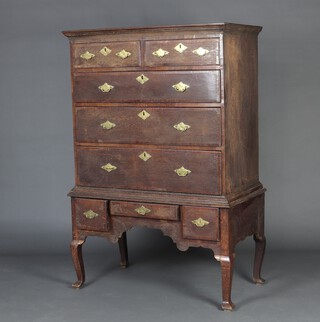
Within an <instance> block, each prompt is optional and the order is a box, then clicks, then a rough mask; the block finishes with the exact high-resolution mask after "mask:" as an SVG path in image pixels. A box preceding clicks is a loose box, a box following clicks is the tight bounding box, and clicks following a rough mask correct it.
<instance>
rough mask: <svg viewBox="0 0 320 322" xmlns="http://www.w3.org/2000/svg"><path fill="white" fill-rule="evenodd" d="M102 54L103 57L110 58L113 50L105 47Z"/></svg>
mask: <svg viewBox="0 0 320 322" xmlns="http://www.w3.org/2000/svg"><path fill="white" fill-rule="evenodd" d="M99 52H100V54H102V55H103V56H108V55H109V54H110V53H111V52H112V50H111V49H109V48H108V47H103V48H102V49H100V51H99Z"/></svg>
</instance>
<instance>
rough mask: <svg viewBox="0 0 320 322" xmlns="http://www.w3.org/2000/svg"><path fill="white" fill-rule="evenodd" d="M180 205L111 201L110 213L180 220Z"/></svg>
mask: <svg viewBox="0 0 320 322" xmlns="http://www.w3.org/2000/svg"><path fill="white" fill-rule="evenodd" d="M178 208H179V206H170V205H159V204H150V203H136V202H124V201H111V202H110V214H111V215H114V216H129V217H140V218H151V219H163V220H178V219H179V216H178Z"/></svg>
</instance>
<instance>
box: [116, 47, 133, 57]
mask: <svg viewBox="0 0 320 322" xmlns="http://www.w3.org/2000/svg"><path fill="white" fill-rule="evenodd" d="M116 55H117V56H118V57H120V58H122V59H126V58H128V57H129V56H131V53H130V52H129V51H126V50H125V49H122V50H121V51H119V52H118V53H116Z"/></svg>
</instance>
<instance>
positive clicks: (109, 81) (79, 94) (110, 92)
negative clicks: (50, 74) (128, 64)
mask: <svg viewBox="0 0 320 322" xmlns="http://www.w3.org/2000/svg"><path fill="white" fill-rule="evenodd" d="M220 96H221V95H220V71H219V70H211V71H192V72H189V71H170V72H169V71H167V72H146V71H144V72H143V73H142V72H117V73H115V72H110V73H85V74H84V73H78V74H76V75H75V77H74V92H73V97H74V101H75V102H79V103H90V102H99V103H103V102H106V103H109V102H161V101H162V102H220Z"/></svg>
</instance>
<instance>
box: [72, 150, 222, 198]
mask: <svg viewBox="0 0 320 322" xmlns="http://www.w3.org/2000/svg"><path fill="white" fill-rule="evenodd" d="M144 152H146V153H148V154H150V155H151V158H150V159H149V160H147V161H143V160H142V159H140V158H139V155H141V154H143V153H144ZM77 160H78V164H77V184H78V185H80V186H89V187H110V188H111V187H113V188H124V189H141V190H154V191H171V192H189V193H198V194H216V195H218V194H220V153H219V152H210V151H172V150H156V149H148V148H147V147H141V148H140V149H136V148H131V149H128V148H123V149H121V148H79V149H77ZM108 163H110V164H111V165H113V166H115V167H117V169H116V170H113V171H111V172H108V171H106V170H104V169H102V166H104V165H106V164H108ZM203 164H207V165H209V166H207V167H203V166H202V165H203ZM181 167H184V168H185V169H187V170H190V171H191V173H189V174H188V175H186V176H179V175H178V174H177V173H175V170H176V169H180V168H181Z"/></svg>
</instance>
